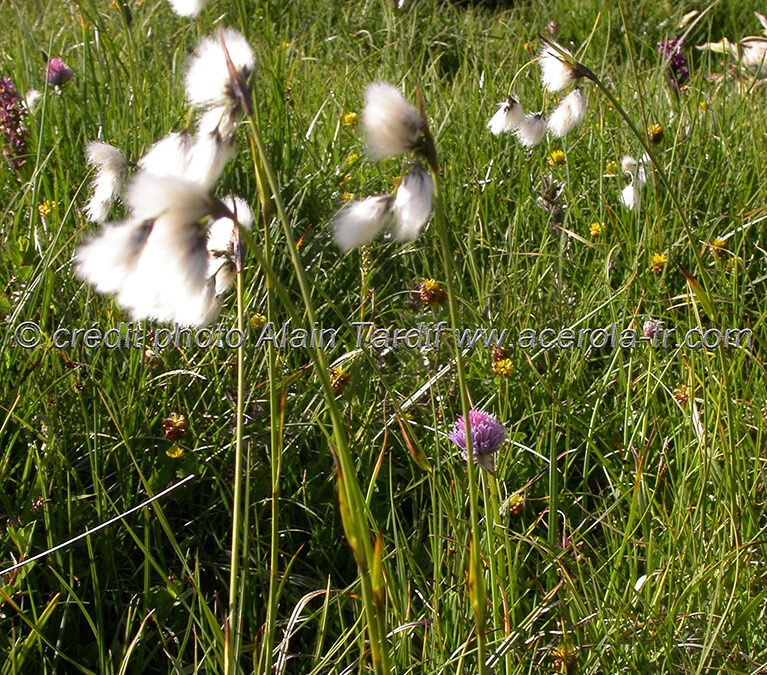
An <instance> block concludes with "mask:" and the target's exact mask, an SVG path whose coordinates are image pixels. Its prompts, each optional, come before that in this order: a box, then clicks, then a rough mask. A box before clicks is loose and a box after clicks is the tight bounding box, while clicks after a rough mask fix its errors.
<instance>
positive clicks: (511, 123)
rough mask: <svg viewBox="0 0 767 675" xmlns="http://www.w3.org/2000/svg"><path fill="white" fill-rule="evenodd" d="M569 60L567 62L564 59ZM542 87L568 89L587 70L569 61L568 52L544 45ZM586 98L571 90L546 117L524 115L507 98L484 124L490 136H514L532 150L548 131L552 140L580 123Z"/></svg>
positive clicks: (556, 46) (540, 57)
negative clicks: (509, 134) (505, 134)
mask: <svg viewBox="0 0 767 675" xmlns="http://www.w3.org/2000/svg"><path fill="white" fill-rule="evenodd" d="M563 57H568V58H569V59H570V60H568V59H567V58H563ZM538 65H539V66H540V69H541V84H542V85H543V88H544V89H545V90H546V91H549V92H559V91H562V90H564V89H567V88H568V87H571V86H572V85H574V84H575V83H577V82H578V80H580V79H581V78H582V77H584V76H585V75H586V70H585V69H584V68H583V66H581V65H580V64H578V63H577V62H575V61H574V59H572V54H571V53H570V51H568V50H567V49H565V48H564V47H561V46H559V45H557V44H556V43H549V42H546V43H545V44H544V45H543V47H542V48H541V52H540V54H539V56H538ZM586 103H587V101H586V95H585V94H584V93H583V91H582V90H581V88H580V87H577V86H576V87H574V88H573V89H572V91H570V92H569V93H568V94H567V95H566V96H565V97H564V98H563V99H562V100H561V101H560V102H559V104H558V105H557V106H556V107H555V108H554V110H553V111H552V112H551V113H550V114H549V116H548V118H544V115H543V113H542V112H536V113H527V114H525V113H524V111H523V110H522V107H521V106H520V104H519V101H517V99H515V98H514V97H513V96H511V95H509V97H508V98H507V99H506V101H501V102H500V103H499V104H498V108H497V110H496V112H495V114H494V115H493V116H492V117H491V118H490V121H489V122H488V123H487V128H488V130H489V131H490V133H491V134H493V135H494V136H498V135H500V134H502V133H514V135H515V136H516V137H517V140H518V141H519V143H520V145H522V146H523V147H524V148H532V147H533V146H535V145H538V144H539V143H540V142H541V141H542V140H543V138H544V136H545V135H546V131H547V130H548V132H549V134H550V135H551V136H552V137H553V138H562V137H563V136H565V135H566V134H568V133H569V132H570V131H572V130H573V129H574V128H575V127H576V126H578V124H580V123H581V122H582V121H583V118H584V117H585V115H586Z"/></svg>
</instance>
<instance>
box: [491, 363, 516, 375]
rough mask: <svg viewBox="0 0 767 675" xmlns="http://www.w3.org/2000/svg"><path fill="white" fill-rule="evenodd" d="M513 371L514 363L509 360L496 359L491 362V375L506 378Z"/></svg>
mask: <svg viewBox="0 0 767 675" xmlns="http://www.w3.org/2000/svg"><path fill="white" fill-rule="evenodd" d="M513 371H514V363H513V362H512V360H511V359H498V360H497V361H493V373H494V374H495V375H500V376H501V377H508V376H509V375H511V373H512V372H513Z"/></svg>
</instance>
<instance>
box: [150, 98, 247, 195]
mask: <svg viewBox="0 0 767 675" xmlns="http://www.w3.org/2000/svg"><path fill="white" fill-rule="evenodd" d="M221 111H222V109H221V108H214V109H212V110H210V111H208V112H206V113H205V114H204V115H203V116H202V117H201V118H200V123H199V126H198V129H197V133H196V134H195V135H194V136H192V135H190V134H189V133H187V132H186V131H182V132H173V133H170V134H168V135H167V136H166V137H165V138H162V139H161V140H159V141H157V142H156V143H155V144H154V145H153V146H152V147H151V148H149V150H148V151H147V153H146V154H145V155H144V156H143V157H142V158H141V159H140V160H139V161H138V166H139V168H140V169H142V170H144V171H146V172H147V173H150V174H153V175H155V176H168V177H174V176H175V177H177V178H183V179H185V180H188V181H192V182H193V183H197V184H198V185H199V186H200V187H202V188H203V189H205V190H209V189H211V188H212V187H213V186H214V185H215V183H216V181H218V179H219V178H220V177H221V174H222V173H223V171H224V168H225V166H226V164H227V162H228V161H229V160H230V159H231V157H232V155H233V154H234V134H233V130H234V127H233V123H232V121H231V115H229V114H228V113H226V114H224V115H223V117H222V116H221V115H222V113H221ZM221 129H224V131H225V132H226V133H225V135H223V134H222V133H221Z"/></svg>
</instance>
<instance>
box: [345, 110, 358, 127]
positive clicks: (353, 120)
mask: <svg viewBox="0 0 767 675" xmlns="http://www.w3.org/2000/svg"><path fill="white" fill-rule="evenodd" d="M357 119H358V115H357V113H356V112H348V113H346V114H345V115H344V124H345V125H346V126H347V127H353V126H354V125H355V124H357Z"/></svg>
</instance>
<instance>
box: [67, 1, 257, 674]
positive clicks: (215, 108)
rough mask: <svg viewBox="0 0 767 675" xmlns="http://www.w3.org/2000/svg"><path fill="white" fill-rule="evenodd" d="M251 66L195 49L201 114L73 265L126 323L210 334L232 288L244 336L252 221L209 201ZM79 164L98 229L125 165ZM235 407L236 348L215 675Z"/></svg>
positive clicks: (234, 201) (103, 149)
mask: <svg viewBox="0 0 767 675" xmlns="http://www.w3.org/2000/svg"><path fill="white" fill-rule="evenodd" d="M179 6H180V5H179ZM185 6H186V7H187V8H189V7H191V5H189V4H185ZM199 7H200V8H201V4H200V5H199ZM254 67H255V60H254V57H253V51H252V49H251V48H250V46H249V45H248V43H247V41H246V40H245V38H244V37H243V36H242V35H241V34H240V33H238V32H237V31H235V30H233V29H230V28H226V29H223V30H219V32H218V33H217V35H216V36H215V37H207V38H203V40H202V41H201V42H200V43H199V45H198V46H197V48H196V50H195V52H194V53H193V54H192V56H191V57H190V59H189V61H188V63H187V68H186V73H185V77H184V83H185V93H186V98H187V101H188V102H189V103H190V104H191V105H192V106H194V107H197V108H200V109H201V115H200V119H199V122H198V127H197V131H196V133H195V134H194V135H193V136H192V135H190V134H188V133H187V132H180V133H176V132H173V133H171V134H169V135H168V136H166V137H165V138H163V139H161V140H160V141H158V142H157V143H155V144H154V145H153V146H152V147H151V148H150V149H149V151H148V152H147V153H146V154H145V155H144V156H143V157H142V158H141V159H139V160H138V162H137V168H138V172H137V173H136V174H135V175H134V176H133V177H132V178H131V179H130V181H128V183H127V188H126V193H125V205H126V207H127V210H128V217H127V218H126V220H124V221H122V222H118V223H114V224H108V225H106V226H104V228H103V229H102V231H101V232H100V233H99V234H98V235H96V236H94V237H92V238H91V239H90V240H89V241H88V242H86V243H85V244H84V245H82V246H81V247H80V249H79V250H78V252H77V254H76V256H75V263H76V272H77V274H78V276H79V277H80V278H81V279H83V280H85V281H87V282H89V283H91V284H92V285H93V286H94V288H95V289H96V290H97V291H98V292H100V293H110V294H114V295H115V298H116V301H117V303H118V304H119V305H120V306H122V307H123V308H125V309H127V310H128V311H129V312H130V314H131V316H132V317H133V318H134V319H137V320H139V319H154V320H156V321H161V322H173V323H176V324H180V325H192V326H204V325H208V324H210V323H211V322H212V321H214V320H215V319H216V317H217V316H218V315H219V312H220V311H221V307H222V299H223V297H224V295H225V294H226V293H227V291H228V290H229V288H230V287H231V284H232V281H233V280H234V281H235V283H236V295H237V298H236V306H237V328H238V330H239V331H240V333H242V332H243V331H244V317H243V291H242V278H241V277H242V262H243V261H242V248H241V245H240V241H241V236H242V233H243V232H245V233H246V232H247V229H248V228H249V227H250V225H251V224H252V222H253V214H252V212H251V210H250V208H249V207H248V206H247V204H246V203H245V202H244V200H241V199H239V198H234V197H231V198H229V199H228V200H225V201H220V200H218V199H216V198H214V197H212V196H211V194H210V191H211V189H212V188H213V186H214V185H215V183H216V182H217V181H218V179H219V178H220V176H221V173H222V172H223V170H224V167H225V165H226V163H227V162H228V161H229V159H230V158H231V157H232V155H233V153H234V133H235V127H236V124H237V123H238V121H239V120H240V119H241V118H242V117H243V116H249V115H251V113H252V103H251V86H252V76H253V72H254ZM87 158H88V161H89V163H91V164H93V165H94V166H96V175H95V177H94V182H93V187H94V194H93V196H92V198H91V200H90V201H89V203H88V206H87V207H86V213H87V215H88V217H89V219H92V220H96V221H101V220H104V219H105V218H106V217H107V214H108V212H109V209H110V207H111V203H112V200H113V199H114V198H115V197H116V195H117V194H118V193H119V191H120V185H121V183H122V180H123V173H124V171H125V170H126V169H127V168H128V167H129V166H130V164H129V163H128V162H127V161H126V160H125V158H124V155H123V154H122V153H121V152H120V151H119V150H118V149H116V148H113V147H112V146H108V145H106V144H103V143H91V144H90V145H89V146H88V149H87ZM243 399H244V355H243V347H242V345H240V347H239V348H238V349H237V401H236V405H237V411H236V428H235V441H234V446H235V447H234V456H235V457H234V465H235V466H234V473H235V480H234V495H233V504H232V547H231V558H230V560H231V564H230V575H229V607H228V612H227V621H226V628H225V631H224V633H223V635H224V638H223V639H224V645H223V646H224V654H223V659H222V660H223V670H224V672H225V673H233V672H234V671H235V670H237V669H238V663H239V646H240V643H241V630H240V627H241V624H242V603H241V595H242V593H241V590H242V588H243V584H242V575H241V574H240V563H241V553H240V542H241V541H243V540H244V537H245V536H246V535H245V530H246V528H247V502H248V501H249V500H248V496H247V489H248V488H247V486H248V485H249V480H248V477H247V475H246V476H245V485H246V488H245V503H246V509H243V506H242V502H243V461H242V455H243V416H244V401H243Z"/></svg>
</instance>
